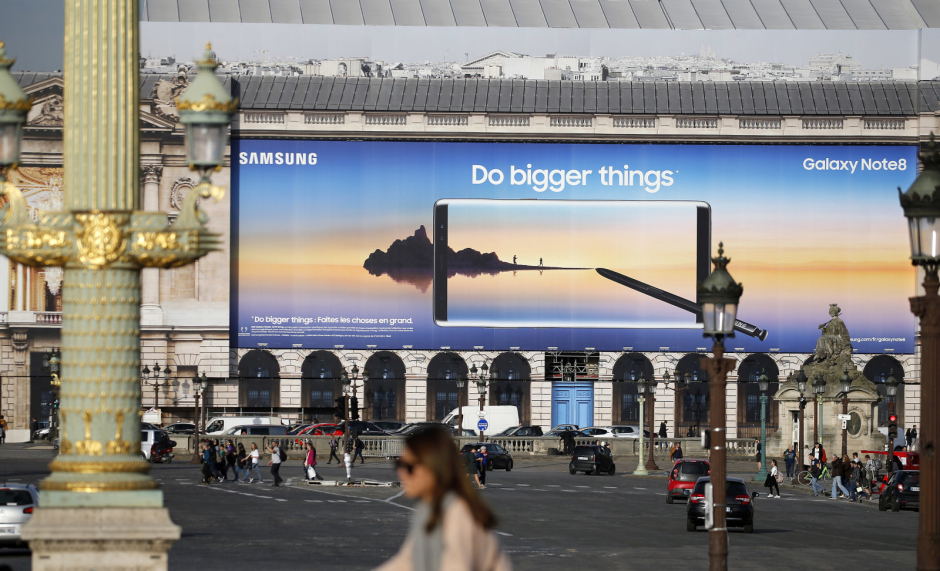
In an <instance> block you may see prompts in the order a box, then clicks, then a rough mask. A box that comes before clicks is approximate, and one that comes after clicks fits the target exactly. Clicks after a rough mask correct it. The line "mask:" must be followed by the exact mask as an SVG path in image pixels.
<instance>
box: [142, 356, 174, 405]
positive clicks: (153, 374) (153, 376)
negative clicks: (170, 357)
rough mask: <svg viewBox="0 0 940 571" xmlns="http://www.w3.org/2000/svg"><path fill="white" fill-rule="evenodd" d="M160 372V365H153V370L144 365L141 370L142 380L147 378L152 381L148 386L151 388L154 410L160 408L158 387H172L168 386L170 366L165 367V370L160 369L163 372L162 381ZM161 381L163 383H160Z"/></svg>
mask: <svg viewBox="0 0 940 571" xmlns="http://www.w3.org/2000/svg"><path fill="white" fill-rule="evenodd" d="M160 371H161V369H160V363H154V364H153V369H151V368H150V367H148V366H147V365H144V368H143V369H142V370H141V377H142V378H144V379H147V378H149V379H150V380H151V381H153V382H151V383H149V384H150V385H151V386H152V387H153V408H154V409H159V408H160V387H170V386H172V385H171V384H170V366H169V365H167V366H166V368H164V369H162V371H163V378H162V379H161V377H160ZM161 380H163V381H165V382H163V383H161V382H160V381H161Z"/></svg>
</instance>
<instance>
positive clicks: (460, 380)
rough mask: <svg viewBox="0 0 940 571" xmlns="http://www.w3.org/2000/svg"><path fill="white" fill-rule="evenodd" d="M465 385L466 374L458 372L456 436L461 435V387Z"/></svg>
mask: <svg viewBox="0 0 940 571" xmlns="http://www.w3.org/2000/svg"><path fill="white" fill-rule="evenodd" d="M474 369H476V367H474ZM466 386H467V375H465V374H463V373H460V374H459V375H457V438H460V437H461V436H463V389H464V387H466Z"/></svg>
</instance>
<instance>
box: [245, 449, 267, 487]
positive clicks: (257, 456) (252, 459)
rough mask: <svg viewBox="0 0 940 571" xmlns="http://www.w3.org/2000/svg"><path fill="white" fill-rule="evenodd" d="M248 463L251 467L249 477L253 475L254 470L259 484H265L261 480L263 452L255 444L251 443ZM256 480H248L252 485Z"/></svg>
mask: <svg viewBox="0 0 940 571" xmlns="http://www.w3.org/2000/svg"><path fill="white" fill-rule="evenodd" d="M248 463H249V465H250V467H249V468H248V475H249V476H250V475H251V471H252V470H254V471H255V474H256V475H257V476H258V483H259V484H263V483H264V480H263V479H261V468H260V465H261V451H260V450H258V445H257V444H255V443H254V442H252V443H251V452H249V453H248ZM254 481H255V479H254V478H248V483H249V484H251V483H252V482H254Z"/></svg>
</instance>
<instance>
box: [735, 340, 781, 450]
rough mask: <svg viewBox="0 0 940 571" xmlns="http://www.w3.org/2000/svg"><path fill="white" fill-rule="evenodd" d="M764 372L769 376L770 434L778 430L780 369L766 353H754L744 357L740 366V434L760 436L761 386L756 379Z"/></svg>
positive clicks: (768, 414)
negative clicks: (776, 396)
mask: <svg viewBox="0 0 940 571" xmlns="http://www.w3.org/2000/svg"><path fill="white" fill-rule="evenodd" d="M761 374H766V375H767V376H768V377H769V378H770V387H769V388H768V389H767V397H768V398H767V417H766V419H767V420H766V425H767V437H768V438H769V437H770V435H771V434H773V433H774V432H776V431H777V428H778V419H777V401H776V400H775V399H774V398H773V395H775V394H777V390H778V389H779V388H780V369H778V368H777V363H775V362H774V360H773V359H771V358H770V356H769V355H767V354H766V353H754V354H752V355H748V356H747V357H745V359H744V360H743V361H741V364H740V365H739V366H738V408H737V417H738V418H737V424H738V438H756V437H758V436H760V387H759V386H758V382H757V380H758V379H759V378H760V376H761Z"/></svg>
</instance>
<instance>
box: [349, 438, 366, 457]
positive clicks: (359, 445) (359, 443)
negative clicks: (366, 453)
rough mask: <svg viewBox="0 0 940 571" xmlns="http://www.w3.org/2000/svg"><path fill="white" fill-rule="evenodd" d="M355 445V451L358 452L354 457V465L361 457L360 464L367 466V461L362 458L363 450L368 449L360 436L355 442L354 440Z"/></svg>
mask: <svg viewBox="0 0 940 571" xmlns="http://www.w3.org/2000/svg"><path fill="white" fill-rule="evenodd" d="M353 443H354V444H355V450H356V451H355V453H354V454H353V457H352V461H353V464H355V463H356V457H357V456H358V457H359V463H360V464H365V463H366V461H365V458H363V457H362V450H363V449H364V448H365V447H366V445H365V444H364V443H363V442H362V439H361V438H359V435H358V434H357V435H356V438H355V440H353Z"/></svg>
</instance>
